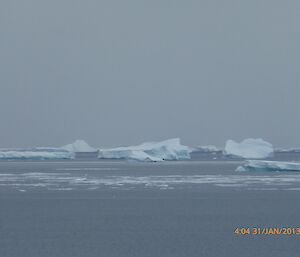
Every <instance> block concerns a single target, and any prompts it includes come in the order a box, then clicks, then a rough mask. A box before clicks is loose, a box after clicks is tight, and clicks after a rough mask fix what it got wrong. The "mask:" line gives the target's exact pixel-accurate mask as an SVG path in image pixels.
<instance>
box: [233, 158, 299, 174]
mask: <svg viewBox="0 0 300 257" xmlns="http://www.w3.org/2000/svg"><path fill="white" fill-rule="evenodd" d="M236 171H240V172H245V171H277V172H278V171H300V163H296V162H278V161H261V160H249V161H247V162H246V163H245V164H244V165H242V166H239V167H238V168H237V169H236Z"/></svg>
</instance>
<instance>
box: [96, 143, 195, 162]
mask: <svg viewBox="0 0 300 257" xmlns="http://www.w3.org/2000/svg"><path fill="white" fill-rule="evenodd" d="M190 151H191V150H190V148H189V147H187V146H184V145H181V144H180V139H179V138H173V139H169V140H165V141H162V142H149V143H143V144H141V145H138V146H128V147H118V148H113V149H102V150H100V151H99V158H104V159H129V160H138V161H155V162H157V161H164V160H185V159H190Z"/></svg>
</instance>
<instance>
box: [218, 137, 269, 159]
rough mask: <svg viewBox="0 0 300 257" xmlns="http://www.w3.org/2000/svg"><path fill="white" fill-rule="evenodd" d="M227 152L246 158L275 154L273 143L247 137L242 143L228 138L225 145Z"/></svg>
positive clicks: (266, 156)
mask: <svg viewBox="0 0 300 257" xmlns="http://www.w3.org/2000/svg"><path fill="white" fill-rule="evenodd" d="M224 152H225V154H226V155H232V156H237V157H241V158H244V159H265V158H269V157H272V156H273V152H274V150H273V146H272V144H270V143H268V142H266V141H264V140H262V139H261V138H258V139H252V138H249V139H245V140H244V141H242V142H241V143H237V142H235V141H233V140H228V141H227V142H226V146H225V151H224Z"/></svg>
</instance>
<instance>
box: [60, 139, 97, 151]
mask: <svg viewBox="0 0 300 257" xmlns="http://www.w3.org/2000/svg"><path fill="white" fill-rule="evenodd" d="M61 149H63V150H65V151H68V152H71V153H78V152H82V153H90V152H97V149H95V148H93V147H91V146H90V145H88V144H87V143H86V142H85V141H84V140H76V141H75V142H74V143H72V144H68V145H65V146H62V147H61Z"/></svg>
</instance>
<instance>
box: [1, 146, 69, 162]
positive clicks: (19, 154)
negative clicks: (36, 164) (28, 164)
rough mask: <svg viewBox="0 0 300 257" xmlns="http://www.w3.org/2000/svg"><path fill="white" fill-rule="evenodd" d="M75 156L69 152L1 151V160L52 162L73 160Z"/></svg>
mask: <svg viewBox="0 0 300 257" xmlns="http://www.w3.org/2000/svg"><path fill="white" fill-rule="evenodd" d="M73 158H74V155H73V154H72V153H70V152H67V151H59V150H57V151H54V150H53V149H52V150H51V151H41V150H34V149H32V150H23V151H14V150H6V151H0V159H1V160H50V159H52V160H53V159H54V160H57V159H73Z"/></svg>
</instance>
